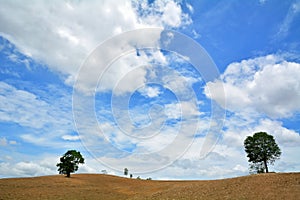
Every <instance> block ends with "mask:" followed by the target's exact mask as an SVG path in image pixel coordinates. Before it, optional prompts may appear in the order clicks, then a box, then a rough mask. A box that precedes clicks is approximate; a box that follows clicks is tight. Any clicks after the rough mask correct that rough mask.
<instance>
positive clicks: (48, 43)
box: [0, 0, 189, 89]
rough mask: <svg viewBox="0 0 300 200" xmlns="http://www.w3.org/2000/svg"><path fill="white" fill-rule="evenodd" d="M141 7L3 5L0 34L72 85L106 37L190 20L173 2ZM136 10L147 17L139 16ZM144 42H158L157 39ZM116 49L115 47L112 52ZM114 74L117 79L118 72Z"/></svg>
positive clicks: (118, 3) (115, 3)
mask: <svg viewBox="0 0 300 200" xmlns="http://www.w3.org/2000/svg"><path fill="white" fill-rule="evenodd" d="M146 5H147V2H146V1H142V2H139V1H137V2H134V1H129V0H127V1H117V0H113V1H110V0H108V1H106V0H105V1H101V2H98V1H91V2H82V1H52V2H45V1H40V2H34V3H31V4H24V3H22V2H18V1H12V2H10V1H5V2H2V4H1V8H0V23H1V27H0V34H1V36H3V37H5V38H7V39H9V40H10V41H11V42H13V43H14V44H15V45H16V47H17V48H18V49H20V51H21V52H22V53H24V54H25V55H27V56H29V57H32V58H33V59H35V60H37V61H40V62H41V63H44V64H46V65H47V66H48V67H49V68H51V70H54V71H56V72H59V73H61V74H63V75H64V77H65V82H66V83H67V84H70V85H71V84H73V83H74V81H75V79H76V74H77V72H78V69H79V67H80V65H81V64H82V63H83V62H84V60H85V58H86V57H87V56H88V55H89V53H90V52H91V51H92V50H93V49H95V47H97V46H98V45H99V44H100V43H102V42H103V41H105V40H106V39H108V38H110V37H112V36H114V35H116V34H119V33H122V32H125V31H129V30H134V29H137V28H149V27H165V26H168V27H175V28H176V27H179V26H182V25H184V24H187V23H188V21H189V16H188V15H186V14H185V13H183V12H182V9H181V6H180V5H179V4H178V3H175V2H173V1H165V0H159V1H155V2H154V3H153V4H151V6H152V7H153V8H152V10H151V11H149V12H146V11H145V10H146V9H148V8H147V6H146ZM151 6H150V7H151ZM141 8H142V9H143V13H147V15H145V16H141V15H140V12H141V11H142V10H140V9H141ZM154 10H156V11H157V12H155V13H154ZM144 11H145V12H144ZM149 19H154V20H149ZM24 24H26V25H24ZM104 30H105V31H104ZM33 36H34V37H33ZM146 39H147V40H158V39H159V35H154V36H153V37H152V38H149V37H147V38H146ZM120 45H121V44H115V45H114V46H112V47H111V51H114V49H115V48H119V46H120ZM100 64H101V63H100ZM121 71H122V70H120V72H121ZM113 75H115V76H116V77H118V71H117V72H116V71H114V74H113ZM139 75H140V76H143V75H144V74H139ZM91 77H93V71H89V73H88V74H87V75H86V76H85V79H84V80H81V81H83V82H84V85H85V86H86V87H89V80H90V79H91ZM85 82H87V83H85ZM93 89H94V88H93Z"/></svg>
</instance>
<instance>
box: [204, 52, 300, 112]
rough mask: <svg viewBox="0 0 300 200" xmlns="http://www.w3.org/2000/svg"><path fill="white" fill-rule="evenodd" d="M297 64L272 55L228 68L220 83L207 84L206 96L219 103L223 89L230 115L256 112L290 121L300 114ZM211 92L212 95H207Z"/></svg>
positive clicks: (299, 67)
mask: <svg viewBox="0 0 300 200" xmlns="http://www.w3.org/2000/svg"><path fill="white" fill-rule="evenodd" d="M299 77H300V64H299V63H293V62H288V61H285V60H283V59H282V58H280V57H279V56H275V55H268V56H265V57H258V58H254V59H249V60H243V61H242V62H240V63H232V64H230V65H229V66H228V67H227V69H226V71H225V72H224V74H223V75H222V76H221V78H222V82H221V81H215V82H209V83H208V84H207V86H206V88H205V93H206V94H207V96H209V97H210V98H212V99H214V100H216V101H217V102H219V103H221V102H224V99H223V97H221V96H218V94H219V93H218V90H220V89H222V87H221V86H223V87H224V89H225V93H226V105H225V104H224V103H222V106H223V107H224V108H226V109H228V110H230V111H242V110H251V109H252V110H255V111H257V112H259V113H263V114H266V115H268V116H270V117H274V118H280V117H289V116H291V115H293V114H294V113H296V112H298V111H300V93H299V91H300V79H299ZM209 90H212V91H209Z"/></svg>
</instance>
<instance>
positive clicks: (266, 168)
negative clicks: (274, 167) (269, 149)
mask: <svg viewBox="0 0 300 200" xmlns="http://www.w3.org/2000/svg"><path fill="white" fill-rule="evenodd" d="M264 165H265V170H266V173H269V169H268V165H267V161H266V160H264Z"/></svg>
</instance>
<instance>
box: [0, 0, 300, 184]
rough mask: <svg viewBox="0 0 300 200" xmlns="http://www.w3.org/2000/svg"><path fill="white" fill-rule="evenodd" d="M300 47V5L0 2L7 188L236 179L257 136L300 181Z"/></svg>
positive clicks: (1, 150) (0, 104)
mask: <svg viewBox="0 0 300 200" xmlns="http://www.w3.org/2000/svg"><path fill="white" fill-rule="evenodd" d="M128 31H131V32H128ZM182 34H183V35H182ZM299 35H300V1H295V0H291V1H279V0H278V1H277V0H253V1H197V0H192V1H189V0H186V1H183V0H182V1H166V0H156V1H143V0H141V1H129V0H126V1H105V0H103V1H89V2H85V1H52V2H51V3H50V2H48V1H36V2H32V3H31V4H24V3H23V2H22V1H5V0H3V1H1V7H0V177H1V178H3V177H25V176H40V175H49V174H57V168H56V166H55V165H56V163H57V162H58V159H59V157H60V156H61V155H62V154H63V153H64V152H66V151H67V150H68V149H76V150H79V151H81V152H82V154H83V155H84V157H85V158H86V164H85V165H83V166H81V167H80V169H79V172H80V173H101V170H104V169H105V170H107V171H108V173H110V174H116V175H122V170H123V169H124V168H125V167H127V168H128V169H129V171H130V173H133V174H134V176H137V175H140V176H141V177H149V176H150V177H152V178H154V179H219V178H226V177H236V176H241V175H247V174H248V173H249V172H248V162H247V158H246V155H245V152H244V148H243V141H244V139H245V138H246V137H247V136H248V135H252V134H253V133H255V132H258V131H266V132H268V133H269V134H272V135H274V137H275V139H276V141H277V143H278V144H279V146H280V148H281V150H282V152H283V153H282V156H281V159H280V160H278V161H277V162H276V163H275V165H274V166H271V170H272V171H277V172H290V171H300V161H299V151H300V136H299V134H300V128H299V124H300V93H299V91H300V78H299V77H300V56H299V55H300V41H299ZM202 48H203V49H202Z"/></svg>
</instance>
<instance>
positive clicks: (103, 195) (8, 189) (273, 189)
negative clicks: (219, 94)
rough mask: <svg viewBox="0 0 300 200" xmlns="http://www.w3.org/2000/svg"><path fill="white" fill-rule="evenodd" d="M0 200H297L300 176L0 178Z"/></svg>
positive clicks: (87, 175) (297, 174)
mask: <svg viewBox="0 0 300 200" xmlns="http://www.w3.org/2000/svg"><path fill="white" fill-rule="evenodd" d="M0 199H1V200H2V199H3V200H7V199H105V200H109V199H117V200H120V199H300V173H280V174H275V173H271V174H262V175H251V176H245V177H239V178H232V179H224V180H213V181H147V180H136V179H127V178H121V177H116V176H110V175H99V174H77V175H76V174H75V175H72V178H65V177H64V176H59V175H58V176H44V177H35V178H12V179H0Z"/></svg>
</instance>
